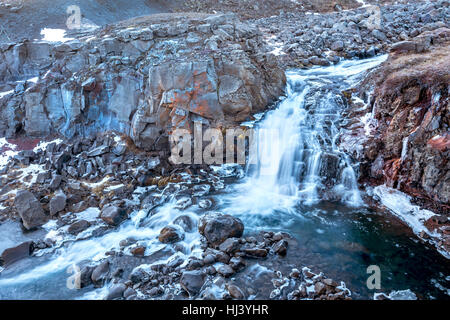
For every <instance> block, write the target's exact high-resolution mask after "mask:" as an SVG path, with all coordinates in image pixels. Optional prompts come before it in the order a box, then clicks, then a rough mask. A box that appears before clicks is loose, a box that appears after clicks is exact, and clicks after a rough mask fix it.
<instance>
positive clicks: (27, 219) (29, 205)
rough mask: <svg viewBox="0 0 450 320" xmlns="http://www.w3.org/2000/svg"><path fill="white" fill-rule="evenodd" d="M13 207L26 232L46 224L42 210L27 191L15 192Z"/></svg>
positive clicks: (45, 217)
mask: <svg viewBox="0 0 450 320" xmlns="http://www.w3.org/2000/svg"><path fill="white" fill-rule="evenodd" d="M14 206H15V207H16V210H17V212H18V213H19V216H20V217H21V218H22V222H23V225H24V227H25V228H26V229H28V230H30V229H33V228H36V227H40V226H42V225H43V224H44V223H46V222H47V216H46V215H45V213H44V209H42V206H41V204H40V203H39V201H38V200H37V199H36V197H35V196H34V195H33V194H32V193H31V192H30V191H28V190H20V191H18V192H17V194H16V198H15V200H14Z"/></svg>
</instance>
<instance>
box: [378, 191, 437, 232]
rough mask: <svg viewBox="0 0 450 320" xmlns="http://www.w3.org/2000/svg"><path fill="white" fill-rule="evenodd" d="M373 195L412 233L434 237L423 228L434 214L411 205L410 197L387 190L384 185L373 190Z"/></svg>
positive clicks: (399, 192)
mask: <svg viewBox="0 0 450 320" xmlns="http://www.w3.org/2000/svg"><path fill="white" fill-rule="evenodd" d="M373 195H374V196H376V197H377V198H378V199H379V200H380V202H381V204H382V205H384V206H385V207H386V208H388V209H389V210H390V211H391V212H392V213H393V214H394V215H395V216H396V217H398V218H399V219H401V220H402V221H403V222H405V223H406V224H407V225H408V226H409V227H411V229H412V230H413V231H414V233H416V234H420V233H421V232H422V231H424V232H426V233H427V234H429V235H431V236H433V235H434V234H433V233H431V232H430V231H429V230H428V229H427V228H426V227H425V226H424V223H425V221H427V220H428V219H430V218H431V217H432V216H434V215H435V213H433V212H431V211H429V210H426V209H421V208H420V207H419V206H417V205H414V204H412V203H411V197H410V196H408V195H407V194H405V193H403V192H401V191H399V190H396V189H392V188H389V187H387V186H386V185H381V186H377V187H375V188H374V189H373Z"/></svg>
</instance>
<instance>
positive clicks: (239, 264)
mask: <svg viewBox="0 0 450 320" xmlns="http://www.w3.org/2000/svg"><path fill="white" fill-rule="evenodd" d="M229 263H230V267H232V268H233V269H234V270H236V271H239V270H241V269H242V268H244V267H245V261H244V259H242V258H241V257H233V258H231V259H230V262H229Z"/></svg>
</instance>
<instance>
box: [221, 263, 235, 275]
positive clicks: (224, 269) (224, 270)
mask: <svg viewBox="0 0 450 320" xmlns="http://www.w3.org/2000/svg"><path fill="white" fill-rule="evenodd" d="M217 273H219V274H220V275H221V276H223V277H225V278H228V277H231V276H232V275H233V274H234V273H235V271H234V270H233V268H232V267H230V266H229V265H227V264H224V265H221V266H220V267H219V268H218V269H217Z"/></svg>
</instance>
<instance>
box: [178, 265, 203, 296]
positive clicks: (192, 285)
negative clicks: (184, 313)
mask: <svg viewBox="0 0 450 320" xmlns="http://www.w3.org/2000/svg"><path fill="white" fill-rule="evenodd" d="M204 282H205V275H204V274H203V272H201V271H199V270H195V271H185V272H183V274H182V276H181V279H180V285H181V286H182V287H183V289H184V290H186V292H188V293H189V295H191V296H194V295H196V294H198V293H199V292H200V290H201V288H202V286H203V283H204Z"/></svg>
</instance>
